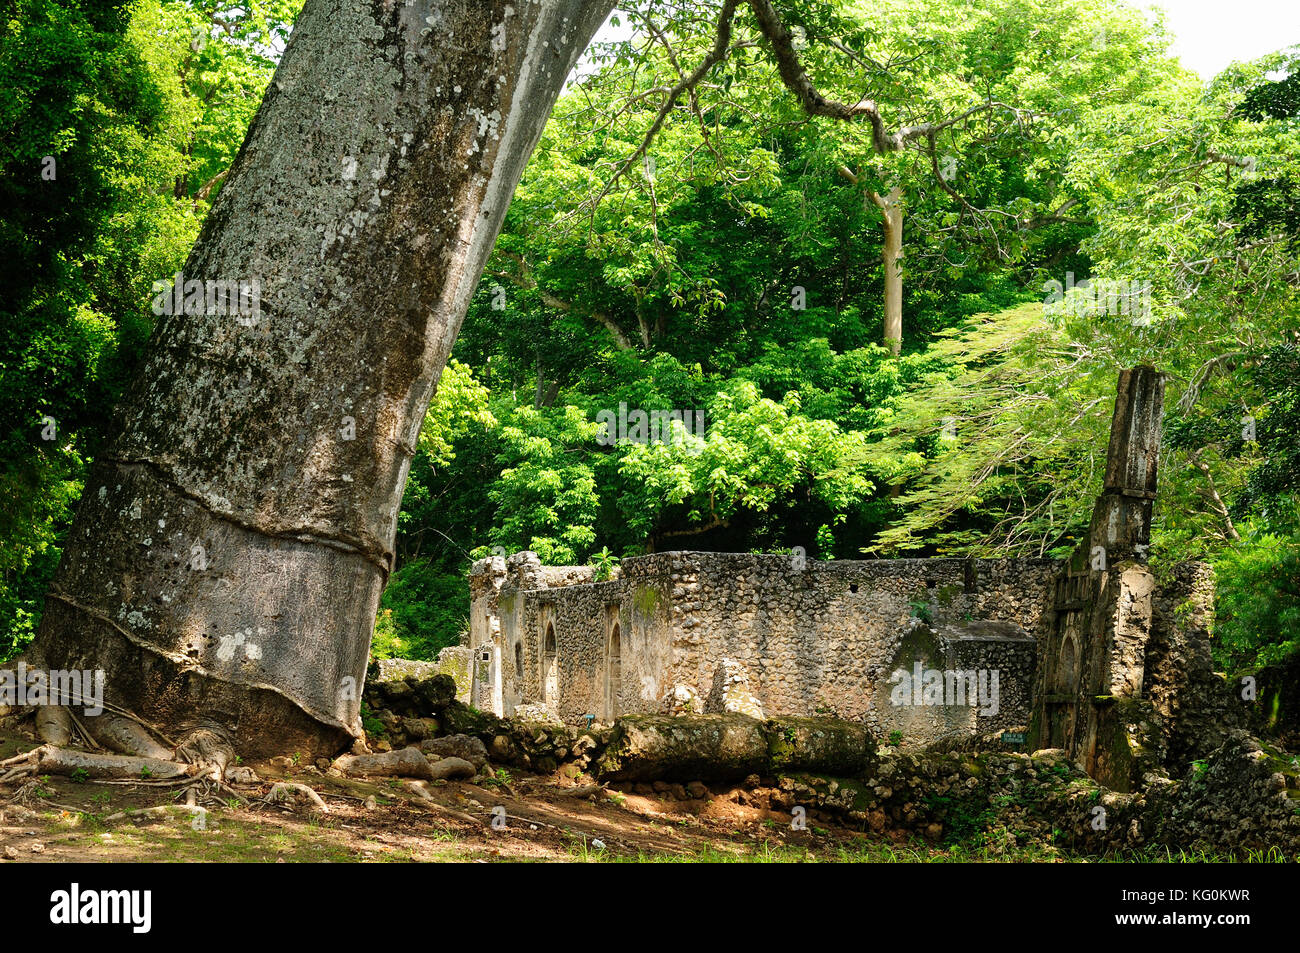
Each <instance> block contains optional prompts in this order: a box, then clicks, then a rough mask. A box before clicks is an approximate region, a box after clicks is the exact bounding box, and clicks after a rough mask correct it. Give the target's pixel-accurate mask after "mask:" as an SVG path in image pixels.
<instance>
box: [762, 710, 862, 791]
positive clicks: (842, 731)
mask: <svg viewBox="0 0 1300 953" xmlns="http://www.w3.org/2000/svg"><path fill="white" fill-rule="evenodd" d="M764 729H765V731H766V732H767V736H768V739H769V740H768V754H769V756H770V767H769V769H768V770H770V771H782V772H785V771H794V772H800V771H818V772H825V773H827V774H833V775H837V776H840V777H857V776H858V775H860V774H862V773H863V772H865V771H866V770H867V769H868V768H869V767H870V765H871V763H872V761H873V759H874V757H875V753H876V746H875V740H874V739H873V738H872V737H871V732H870V731H869V730H868V729H867V727H866V725H860V724H856V723H854V722H849V721H839V720H836V719H834V718H773V719H771V720H770V721H768V722H767V724H766V725H765V726H764Z"/></svg>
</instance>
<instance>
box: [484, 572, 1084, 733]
mask: <svg viewBox="0 0 1300 953" xmlns="http://www.w3.org/2000/svg"><path fill="white" fill-rule="evenodd" d="M536 560H537V557H536V556H535V555H533V554H530V553H519V554H516V555H514V556H512V557H510V560H509V561H508V562H506V561H502V560H500V559H498V560H496V561H495V562H489V561H486V560H485V561H482V562H481V563H480V564H478V565H476V567H475V572H474V574H473V576H472V579H471V592H472V598H473V609H472V612H471V650H472V651H473V653H474V657H475V664H476V665H477V666H479V671H478V673H477V674H478V676H479V677H478V680H477V681H476V687H477V688H478V689H479V694H478V695H477V696H476V697H475V701H474V703H475V704H476V705H479V706H480V707H484V708H488V709H490V710H493V711H499V712H501V713H502V714H505V715H510V714H514V713H515V712H516V711H517V710H518V711H519V713H521V714H536V713H540V709H539V708H538V706H542V705H545V706H546V708H549V709H550V710H551V711H552V712H554V713H555V714H556V715H558V716H559V717H560V718H561V719H563V720H564V721H566V722H570V723H575V722H578V721H581V720H582V719H583V718H584V716H586V715H594V716H595V717H596V718H597V719H599V720H602V721H608V720H609V719H611V718H612V717H613V715H615V714H626V713H649V712H660V711H671V710H683V708H682V707H677V708H674V699H673V696H674V690H676V692H677V695H678V699H677V701H678V703H679V705H680V702H681V696H682V691H683V689H685V690H688V691H687V692H686V694H687V695H688V696H689V697H690V702H689V703H688V706H689V707H693V708H694V710H697V711H699V710H702V709H705V708H707V707H708V706H710V705H712V706H713V707H714V708H716V707H717V706H718V704H719V691H720V685H719V684H718V679H719V678H720V677H721V676H723V675H727V676H730V678H729V679H728V680H729V681H735V682H740V683H741V685H740V686H739V691H740V692H742V693H744V692H745V691H746V690H747V692H748V694H742V695H741V697H745V698H752V703H753V704H752V708H751V710H761V712H762V714H764V715H766V716H774V715H816V714H831V713H834V714H836V715H839V716H841V717H844V718H851V719H855V720H860V721H865V722H866V723H867V724H869V725H870V726H871V727H872V728H873V729H875V730H876V731H878V732H880V733H881V735H882V737H884V736H888V735H889V734H890V733H891V732H893V731H898V732H900V733H901V734H902V735H903V738H904V739H905V742H906V743H909V744H912V743H924V742H927V741H931V740H934V739H936V738H938V737H942V736H944V735H946V734H951V733H953V732H960V733H963V734H968V733H972V732H982V731H992V730H998V729H1001V728H1008V727H1012V728H1014V727H1019V726H1023V725H1024V724H1025V723H1026V721H1027V716H1028V695H1029V691H1030V686H1032V684H1033V678H1034V665H1035V657H1036V645H1037V642H1036V637H1037V635H1038V633H1039V628H1040V619H1041V617H1042V613H1043V609H1044V602H1045V600H1046V596H1047V593H1048V583H1049V581H1050V579H1051V578H1052V575H1053V573H1054V572H1055V571H1056V570H1057V568H1059V563H1057V562H1055V561H1052V560H1045V559H1040V560H1027V559H991V560H963V559H928V560H927V559H912V560H858V561H835V562H808V563H806V564H804V565H803V568H796V565H797V564H796V563H795V561H794V559H793V558H792V557H790V556H784V555H749V554H735V553H680V552H673V553H656V554H651V555H648V556H642V557H635V558H631V559H628V560H626V561H625V562H624V563H623V565H622V566H621V567H620V570H619V572H618V574H617V577H616V578H615V579H613V580H610V581H607V582H600V583H596V582H592V581H591V580H592V578H593V573H592V570H591V569H590V567H542V566H540V564H538V563H537V561H536ZM918 616H925V617H928V620H929V623H930V624H929V625H921V624H920V622H919V620H918ZM981 620H983V621H992V622H1000V623H1004V625H1003V626H1001V627H1000V628H999V627H997V626H993V627H990V628H988V629H986V630H983V631H982V632H981V633H975V634H972V631H971V626H972V625H973V624H977V623H978V622H979V621H981ZM615 625H617V626H618V632H619V652H618V664H617V671H618V673H619V677H618V678H617V679H616V680H615V681H616V684H615V685H613V686H612V687H611V684H610V681H611V679H610V677H609V674H608V673H609V672H610V671H611V665H610V658H609V653H610V646H611V634H612V633H613V631H614V627H615ZM548 626H550V627H552V628H553V631H554V635H555V663H554V667H553V668H552V669H550V671H551V674H550V677H549V679H548V656H547V652H546V648H545V638H546V633H547V630H548ZM515 646H519V647H520V654H522V659H523V666H522V670H519V671H517V670H516V664H515V657H516V652H515ZM485 653H486V654H488V655H491V656H492V660H491V661H484V656H485ZM916 662H921V663H922V664H923V667H925V668H936V669H954V668H957V669H996V670H998V672H999V692H1000V699H999V713H998V715H997V716H996V717H993V718H988V717H984V716H977V715H976V713H975V709H974V707H972V706H969V705H968V706H960V707H951V708H944V707H928V706H927V707H917V706H897V707H896V706H894V705H892V704H891V703H890V690H891V688H892V683H891V682H890V676H891V673H893V672H894V670H895V669H897V668H904V669H906V670H909V671H911V669H912V666H913V664H914V663H916ZM493 664H495V665H497V666H499V680H498V681H499V686H500V688H499V691H498V692H497V694H496V695H495V696H494V695H493V693H492V691H491V688H492V679H493V678H494V677H495V673H492V674H489V672H490V665H493ZM724 664H725V666H727V667H726V669H725V671H724ZM735 672H739V673H740V674H739V675H734V674H733V673H735ZM548 682H549V686H548ZM611 688H612V690H613V691H616V692H617V698H616V699H613V700H611V698H610V692H611ZM548 689H549V690H548Z"/></svg>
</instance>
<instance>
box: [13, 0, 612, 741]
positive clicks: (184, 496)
mask: <svg viewBox="0 0 1300 953" xmlns="http://www.w3.org/2000/svg"><path fill="white" fill-rule="evenodd" d="M611 6H612V0H508V2H507V0H415V2H396V0H374V2H373V3H367V2H360V0H307V4H306V7H305V8H304V10H303V11H302V14H301V16H300V17H299V19H298V23H297V26H296V28H295V30H294V33H293V37H292V40H291V42H290V43H289V46H288V49H287V50H286V52H285V55H284V58H283V61H282V62H281V64H280V67H279V69H278V70H277V71H276V74H275V79H274V81H273V83H272V84H271V87H270V89H269V90H268V91H267V94H266V99H265V101H264V102H263V104H262V107H261V109H260V110H259V111H258V114H257V117H256V119H255V120H254V122H253V124H252V127H251V128H250V130H249V133H248V138H247V140H246V141H245V143H244V146H243V148H242V150H241V151H240V154H239V157H238V158H237V159H236V161H235V163H234V166H233V168H232V170H231V172H230V175H229V178H228V180H227V181H226V183H225V186H224V188H223V189H222V191H221V193H220V196H219V198H218V200H217V202H216V204H215V206H214V208H213V210H212V212H211V215H210V216H209V218H208V221H207V223H206V225H205V227H204V229H203V233H202V235H201V236H200V238H199V241H198V243H197V244H196V245H195V247H194V250H193V252H192V253H191V255H190V258H189V261H188V262H187V263H186V266H185V271H184V274H185V276H186V278H187V279H190V278H193V279H198V280H205V279H206V280H227V281H231V280H233V281H238V280H244V281H252V280H254V279H256V280H257V281H259V282H260V288H261V313H260V318H259V320H258V321H257V323H256V324H253V325H252V326H245V324H244V323H241V322H240V320H238V319H237V318H236V317H232V316H222V315H215V314H188V315H186V314H181V315H168V316H165V317H162V318H160V320H159V323H158V326H157V328H156V330H155V332H154V335H153V338H152V340H151V342H150V344H149V349H148V352H147V355H146V359H145V367H144V371H143V374H142V376H141V378H140V380H139V381H138V382H137V385H136V386H135V387H134V388H133V390H132V392H131V393H130V395H129V396H128V398H127V399H126V401H125V402H124V405H123V407H122V410H121V413H120V415H119V419H120V422H121V431H120V433H119V434H118V435H117V437H116V438H115V439H114V441H113V442H112V444H111V445H110V447H109V449H108V450H107V452H105V453H104V454H103V456H101V457H100V458H99V459H98V460H97V461H96V462H95V466H94V467H93V469H92V471H91V473H90V476H89V477H88V479H87V481H86V488H85V493H84V499H83V501H82V504H81V508H80V510H79V511H78V514H77V519H76V521H75V524H74V526H73V528H72V530H71V532H70V533H69V536H68V540H67V545H66V547H65V549H64V552H63V561H62V565H61V566H60V568H59V572H58V576H57V578H56V580H55V583H54V585H53V587H52V589H51V592H50V594H49V598H48V600H47V606H46V611H45V614H44V616H43V618H42V621H41V627H40V631H39V633H38V635H37V639H36V642H35V644H34V647H33V652H32V657H33V658H36V659H39V660H40V661H41V662H43V663H44V664H45V665H47V666H49V667H51V668H99V669H103V670H105V671H106V673H107V689H106V697H107V700H108V701H109V702H110V703H111V704H112V705H115V706H118V707H120V708H124V709H128V710H130V711H132V712H135V713H136V714H138V715H139V716H142V717H143V718H145V719H147V720H149V721H150V722H151V723H154V724H156V725H158V726H160V727H162V728H163V729H164V730H165V731H168V732H175V733H176V734H180V733H181V732H183V731H184V730H185V729H186V728H187V727H190V726H193V725H195V724H196V723H198V722H200V721H209V722H213V723H216V724H218V725H221V726H224V727H225V728H227V729H228V730H229V731H230V732H231V733H232V735H233V740H234V742H235V744H236V746H237V748H238V749H239V750H240V751H241V752H243V753H245V754H247V755H250V756H257V755H260V754H265V753H270V752H273V751H293V750H297V751H301V752H304V753H311V754H319V753H334V752H337V751H338V750H339V749H340V748H341V747H343V746H344V745H345V744H347V743H348V742H350V740H351V738H352V737H353V736H355V735H356V734H357V733H358V731H359V714H358V711H359V698H360V688H361V682H362V680H363V678H364V670H365V664H366V658H367V653H368V648H369V642H370V636H371V629H372V626H373V623H374V617H375V610H376V606H377V603H378V600H379V594H380V592H381V590H382V589H383V586H384V583H385V581H386V579H387V576H388V573H389V571H390V570H391V568H392V564H393V544H394V534H395V523H396V516H397V510H398V506H399V503H400V501H401V494H402V489H403V486H404V484H405V481H406V476H407V470H408V467H409V465H410V460H411V457H412V454H413V452H414V447H415V442H416V437H417V434H418V432H419V427H420V423H421V420H422V419H423V416H424V411H425V407H426V406H427V404H428V402H429V398H430V396H431V395H432V393H433V389H434V387H435V385H436V384H437V381H438V377H439V375H440V373H441V371H442V368H443V365H444V364H445V362H446V360H447V356H448V353H449V351H450V349H451V345H452V341H453V340H454V338H455V336H456V333H457V331H458V330H459V328H460V323H461V320H462V318H463V316H464V313H465V309H466V306H467V304H468V301H469V298H470V296H471V294H472V293H473V291H474V288H475V286H476V284H477V282H478V279H479V275H480V273H481V270H482V268H483V265H484V262H485V259H486V257H487V255H488V253H489V251H490V249H491V247H492V243H493V240H494V239H495V237H496V235H497V231H498V229H499V228H500V224H501V219H502V215H503V214H504V212H505V210H506V206H507V205H508V203H509V201H510V197H511V194H512V192H513V190H514V188H515V185H516V184H517V182H518V179H519V176H520V174H521V172H522V170H523V167H524V164H525V161H526V160H527V158H528V155H529V153H530V152H531V151H532V149H533V146H534V145H535V144H536V142H537V138H538V136H539V135H540V133H541V130H542V126H543V124H544V123H545V121H546V118H547V116H548V115H549V113H550V110H551V107H552V105H553V103H554V101H555V99H556V97H557V95H558V94H559V91H560V88H561V86H562V84H563V82H564V80H565V78H566V76H567V75H568V73H569V71H570V70H571V68H572V67H573V65H574V63H575V62H576V60H577V57H578V56H579V55H580V54H581V52H582V50H583V49H584V48H585V46H586V44H587V43H588V41H589V40H590V38H591V36H592V34H593V33H594V32H595V30H596V28H597V27H598V26H599V25H600V23H601V21H602V20H603V19H604V17H605V15H606V14H607V13H608V11H609V8H610V7H611ZM245 321H247V319H245ZM353 435H354V436H353ZM95 721H96V719H93V718H89V719H86V722H87V723H88V724H90V727H91V731H92V733H94V732H95V727H94V724H93V723H94V722H95Z"/></svg>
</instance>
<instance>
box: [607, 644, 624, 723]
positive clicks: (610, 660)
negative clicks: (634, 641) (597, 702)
mask: <svg viewBox="0 0 1300 953" xmlns="http://www.w3.org/2000/svg"><path fill="white" fill-rule="evenodd" d="M622 687H623V630H622V629H621V628H620V626H619V624H618V622H617V621H616V622H615V623H614V627H613V628H612V629H611V630H610V632H609V645H608V647H607V649H606V651H605V718H606V719H607V720H610V721H612V720H613V719H614V718H616V717H618V713H619V692H620V690H621V689H622Z"/></svg>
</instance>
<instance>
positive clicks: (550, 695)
mask: <svg viewBox="0 0 1300 953" xmlns="http://www.w3.org/2000/svg"><path fill="white" fill-rule="evenodd" d="M559 668H560V666H559V658H558V654H557V652H556V647H555V626H554V625H553V624H552V623H550V622H548V623H546V635H545V636H543V638H542V701H544V702H545V703H546V706H547V707H548V708H550V709H551V710H553V711H554V710H556V709H557V708H558V707H559V704H560V671H559Z"/></svg>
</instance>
